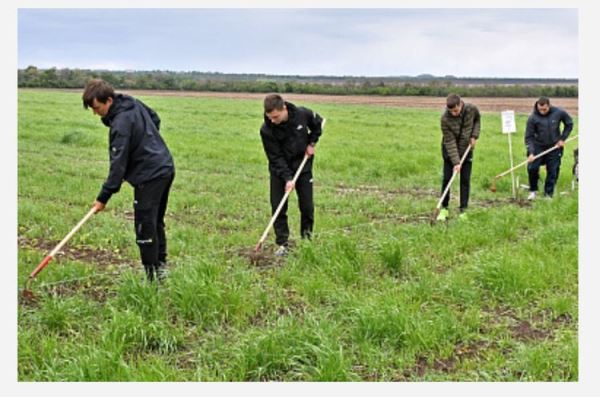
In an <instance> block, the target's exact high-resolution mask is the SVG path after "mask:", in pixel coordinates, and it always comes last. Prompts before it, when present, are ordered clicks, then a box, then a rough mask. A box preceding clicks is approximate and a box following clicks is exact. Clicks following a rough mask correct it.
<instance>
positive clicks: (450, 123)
mask: <svg viewBox="0 0 600 397" xmlns="http://www.w3.org/2000/svg"><path fill="white" fill-rule="evenodd" d="M441 129H442V158H443V160H444V171H443V178H442V193H443V192H444V189H445V188H446V185H447V184H448V182H450V179H451V177H452V174H453V173H455V172H457V173H458V172H460V207H459V211H460V215H459V218H460V219H466V213H465V211H466V210H467V207H468V205H469V193H470V187H471V170H472V166H473V150H474V148H475V143H476V142H477V139H479V131H480V129H481V116H480V114H479V109H477V107H476V106H475V105H472V104H470V103H465V102H463V100H462V99H461V98H460V96H458V95H456V94H450V95H448V97H447V98H446V109H445V110H444V113H443V114H442V118H441ZM469 144H471V150H470V151H469V153H468V154H467V157H466V158H465V160H464V162H463V164H462V165H461V164H460V159H461V158H462V156H463V155H464V153H465V151H466V150H467V147H468V146H469ZM449 201H450V190H448V192H447V194H446V195H445V196H444V198H443V200H442V209H441V210H440V214H439V215H438V218H437V219H438V220H446V218H447V217H448V203H449Z"/></svg>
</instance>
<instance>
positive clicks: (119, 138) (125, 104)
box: [82, 79, 175, 281]
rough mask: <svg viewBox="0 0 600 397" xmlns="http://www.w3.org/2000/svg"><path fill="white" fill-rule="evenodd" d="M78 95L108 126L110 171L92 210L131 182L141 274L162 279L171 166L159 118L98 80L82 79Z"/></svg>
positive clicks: (103, 204)
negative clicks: (82, 86) (141, 265)
mask: <svg viewBox="0 0 600 397" xmlns="http://www.w3.org/2000/svg"><path fill="white" fill-rule="evenodd" d="M82 99H83V107H84V108H85V109H88V107H91V108H92V110H93V113H94V114H95V115H98V116H100V118H101V120H102V123H104V125H106V126H107V127H109V136H108V139H109V147H108V149H109V150H108V151H109V159H110V169H109V172H108V177H107V178H106V181H105V182H104V183H103V185H102V188H101V189H100V193H99V194H98V196H97V198H96V201H95V202H94V207H95V208H96V212H99V211H102V210H103V209H104V208H105V207H106V203H107V202H108V200H109V199H110V197H111V196H112V195H113V194H115V193H117V192H118V191H119V190H120V188H121V184H122V183H123V180H125V181H127V182H129V183H130V184H131V185H132V186H133V188H134V201H133V208H134V225H135V235H136V243H137V245H138V247H139V249H140V256H141V261H142V264H143V265H144V270H145V272H146V278H147V279H148V280H149V281H153V280H154V279H155V276H156V278H158V280H159V281H161V280H163V279H164V277H165V276H166V266H167V238H166V234H165V223H164V216H165V211H166V209H167V201H168V199H169V191H170V188H171V184H172V183H173V179H174V178H175V164H174V162H173V157H172V156H171V153H170V152H169V149H168V148H167V145H166V144H165V141H164V140H163V138H162V137H161V135H160V133H159V129H160V118H159V117H158V115H157V114H156V112H154V110H152V109H151V108H149V107H148V106H146V105H145V104H144V103H142V102H141V101H140V100H138V99H135V98H133V97H131V96H129V95H125V94H120V93H115V91H114V89H113V87H112V86H111V85H110V84H109V83H107V82H106V81H104V80H101V79H93V80H90V81H89V82H88V83H87V85H86V86H85V89H84V92H83V96H82Z"/></svg>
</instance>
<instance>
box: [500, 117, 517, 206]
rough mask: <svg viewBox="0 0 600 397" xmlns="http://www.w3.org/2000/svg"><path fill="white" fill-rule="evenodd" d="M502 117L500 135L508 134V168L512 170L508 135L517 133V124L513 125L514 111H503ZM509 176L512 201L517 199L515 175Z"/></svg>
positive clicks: (512, 172) (510, 145) (510, 146)
mask: <svg viewBox="0 0 600 397" xmlns="http://www.w3.org/2000/svg"><path fill="white" fill-rule="evenodd" d="M500 114H501V115H502V133H503V134H508V135H507V136H508V156H509V157H510V168H511V170H512V168H513V155H512V143H511V141H510V134H514V133H515V132H517V124H516V123H515V111H514V110H505V111H503V112H500ZM510 176H511V179H512V194H513V199H516V198H517V190H516V186H515V173H514V171H511V172H510Z"/></svg>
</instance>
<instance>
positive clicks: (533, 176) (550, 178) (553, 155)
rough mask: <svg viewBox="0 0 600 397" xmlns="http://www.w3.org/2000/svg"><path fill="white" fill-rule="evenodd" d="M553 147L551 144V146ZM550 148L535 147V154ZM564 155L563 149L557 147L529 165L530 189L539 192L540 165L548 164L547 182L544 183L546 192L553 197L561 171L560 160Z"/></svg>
mask: <svg viewBox="0 0 600 397" xmlns="http://www.w3.org/2000/svg"><path fill="white" fill-rule="evenodd" d="M550 147H551V146H550ZM547 149H549V147H548V148H537V147H536V148H535V153H533V154H534V155H536V154H538V153H541V152H543V151H544V150H547ZM562 155H563V149H562V148H561V149H556V150H553V151H551V152H550V153H548V154H545V155H543V156H542V157H540V158H537V159H535V160H534V161H533V162H532V163H530V164H528V165H527V173H528V174H529V191H531V192H537V190H538V181H539V179H540V167H541V166H542V165H543V164H546V182H545V183H544V194H545V195H546V196H549V197H552V195H553V194H554V186H555V185H556V181H557V180H558V173H559V171H560V161H561V158H562Z"/></svg>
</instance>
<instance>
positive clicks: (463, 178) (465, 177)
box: [442, 151, 473, 211]
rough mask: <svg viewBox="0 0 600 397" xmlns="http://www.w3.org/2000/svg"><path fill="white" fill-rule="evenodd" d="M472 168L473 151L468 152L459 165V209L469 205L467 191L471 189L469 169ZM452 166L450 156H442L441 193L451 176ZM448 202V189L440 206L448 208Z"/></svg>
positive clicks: (464, 208) (462, 209)
mask: <svg viewBox="0 0 600 397" xmlns="http://www.w3.org/2000/svg"><path fill="white" fill-rule="evenodd" d="M472 168H473V152H472V151H471V152H469V154H468V155H467V158H466V159H465V161H464V162H463V164H462V166H461V167H460V210H461V211H464V210H466V209H467V207H468V206H469V192H470V191H471V169H472ZM453 170H454V166H453V165H452V162H451V161H450V158H447V157H444V176H443V178H442V193H444V189H446V185H448V182H450V178H452V173H453ZM449 202H450V189H448V193H446V195H445V196H444V200H442V207H444V208H448V203H449Z"/></svg>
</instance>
